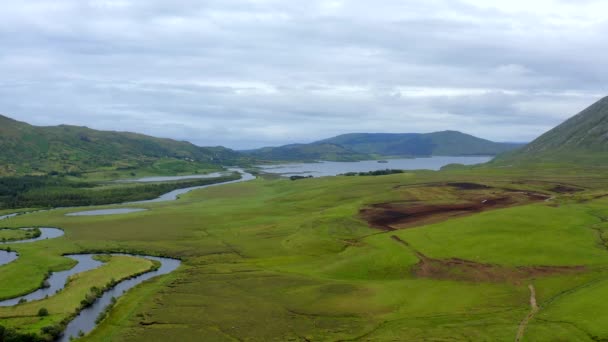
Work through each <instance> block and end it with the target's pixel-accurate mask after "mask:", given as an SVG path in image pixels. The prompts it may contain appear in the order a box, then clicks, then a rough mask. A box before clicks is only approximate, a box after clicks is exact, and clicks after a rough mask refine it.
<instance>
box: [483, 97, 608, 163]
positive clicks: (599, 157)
mask: <svg viewBox="0 0 608 342" xmlns="http://www.w3.org/2000/svg"><path fill="white" fill-rule="evenodd" d="M606 162H608V97H604V98H603V99H601V100H599V101H597V102H596V103H594V104H592V105H591V106H589V107H588V108H587V109H585V110H583V111H582V112H580V113H578V114H577V115H575V116H573V117H571V118H570V119H568V120H566V121H565V122H563V123H562V124H560V125H559V126H557V127H555V128H553V129H551V130H550V131H548V132H546V133H545V134H543V135H541V136H540V137H538V138H537V139H536V140H534V141H532V142H531V143H529V144H528V145H526V146H524V147H523V148H521V149H519V150H516V151H513V152H510V153H507V154H505V155H502V156H500V157H499V158H497V159H496V160H495V162H494V163H493V164H539V163H553V164H563V163H565V164H573V163H579V164H581V163H582V164H595V165H598V164H605V163H606Z"/></svg>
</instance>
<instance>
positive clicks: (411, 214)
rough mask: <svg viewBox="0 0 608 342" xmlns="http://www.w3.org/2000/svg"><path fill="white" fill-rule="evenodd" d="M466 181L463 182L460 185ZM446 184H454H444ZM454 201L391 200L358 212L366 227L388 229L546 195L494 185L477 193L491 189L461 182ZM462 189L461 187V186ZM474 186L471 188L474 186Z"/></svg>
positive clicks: (433, 220) (536, 198)
mask: <svg viewBox="0 0 608 342" xmlns="http://www.w3.org/2000/svg"><path fill="white" fill-rule="evenodd" d="M464 184H466V185H464ZM448 187H450V188H452V189H453V187H455V186H454V185H448ZM456 188H457V189H462V190H457V194H458V200H457V203H445V204H436V203H424V202H395V203H379V204H374V205H371V206H369V207H366V208H363V209H361V210H360V211H359V215H360V217H361V218H363V219H364V220H365V221H367V222H368V223H369V225H370V226H372V227H374V228H377V229H381V230H386V231H391V230H396V229H405V228H411V227H416V226H421V225H426V224H430V223H437V222H441V221H444V220H446V219H448V218H452V217H457V216H464V215H469V214H473V213H478V212H481V211H485V210H490V209H498V208H506V207H510V206H515V205H521V204H528V203H532V202H539V201H544V200H546V199H547V198H549V196H548V195H545V194H541V193H535V192H525V191H517V190H505V189H496V188H494V189H493V190H494V191H493V192H492V193H491V194H490V193H477V192H475V191H474V190H477V189H484V190H485V189H492V188H489V187H485V186H483V188H482V186H481V185H479V186H478V185H477V184H475V186H472V183H461V184H459V185H458V186H457V187H456ZM463 188H464V189H463ZM474 188H475V189H474ZM486 192H487V191H486Z"/></svg>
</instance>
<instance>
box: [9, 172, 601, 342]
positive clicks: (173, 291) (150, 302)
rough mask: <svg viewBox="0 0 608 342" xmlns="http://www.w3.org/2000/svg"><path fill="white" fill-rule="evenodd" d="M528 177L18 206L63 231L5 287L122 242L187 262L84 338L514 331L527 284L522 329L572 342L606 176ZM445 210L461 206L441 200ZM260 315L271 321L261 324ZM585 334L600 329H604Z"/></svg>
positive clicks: (27, 218)
mask: <svg viewBox="0 0 608 342" xmlns="http://www.w3.org/2000/svg"><path fill="white" fill-rule="evenodd" d="M534 178H535V179H534V180H530V174H529V173H528V172H526V171H519V172H516V171H513V170H511V171H510V172H508V173H507V172H504V171H502V172H496V171H493V170H476V169H475V170H472V171H471V170H454V171H449V172H447V171H446V172H430V171H420V172H406V173H399V174H392V175H386V176H377V177H329V178H316V179H311V180H308V181H302V182H291V181H289V180H261V179H260V180H256V181H252V182H246V183H240V184H233V185H225V186H221V187H215V188H207V189H205V190H201V191H196V192H193V193H189V194H186V195H184V196H183V197H182V199H180V200H179V201H176V202H173V203H159V204H151V205H149V208H150V210H149V211H147V212H145V213H142V214H138V215H136V216H130V215H124V216H123V215H118V216H108V217H71V218H66V217H65V216H64V214H65V212H66V211H65V210H55V211H51V212H41V213H36V214H29V215H23V216H19V217H17V218H14V219H11V221H10V222H8V221H7V223H10V225H11V226H15V227H17V226H28V225H40V224H45V225H50V226H58V227H62V228H64V229H65V230H66V238H64V239H54V240H49V241H44V242H40V243H39V245H38V246H31V245H30V246H28V245H22V246H15V248H17V249H18V251H19V253H20V254H21V258H20V259H18V260H17V261H15V262H14V263H12V264H15V265H12V264H9V265H6V266H3V272H0V284H4V282H3V281H4V280H5V279H6V280H7V281H8V280H9V279H10V277H24V276H26V275H27V276H28V278H29V279H38V280H36V281H33V282H32V284H40V280H41V279H42V278H43V277H44V273H45V272H46V270H47V269H49V268H54V269H58V268H60V267H68V266H67V265H65V264H62V263H61V262H63V261H62V259H63V258H61V257H59V255H61V254H63V253H73V252H82V251H90V250H114V251H118V250H130V251H137V252H140V253H147V254H161V255H165V256H172V257H178V258H182V260H183V266H182V267H181V268H180V269H178V270H177V271H175V272H174V273H172V274H170V275H167V276H163V277H161V278H156V279H154V280H152V281H150V282H147V283H145V284H144V285H143V286H138V287H136V288H134V289H132V290H131V291H129V293H128V294H127V295H126V296H124V297H121V299H120V300H118V301H117V302H116V304H115V305H114V307H113V308H112V309H109V310H110V311H109V314H108V312H106V313H105V314H104V315H103V317H101V318H100V322H101V323H100V326H99V328H98V329H96V330H95V331H94V332H93V333H92V334H90V335H88V336H87V340H90V341H107V340H112V341H147V340H162V339H165V340H167V339H179V340H183V341H194V340H196V338H197V336H205V337H206V338H207V339H209V340H227V339H243V340H245V339H251V340H268V339H277V338H278V339H281V340H289V339H295V340H297V339H308V340H339V339H346V340H348V339H358V338H360V339H370V340H392V339H396V338H397V339H406V340H408V339H409V340H417V339H420V338H421V336H425V337H428V338H434V339H446V338H456V339H467V338H468V339H475V340H478V339H480V340H496V341H512V340H513V339H514V338H515V336H516V334H517V331H518V328H519V325H520V322H521V321H522V319H523V318H524V317H526V315H527V314H528V313H529V311H530V308H529V296H530V292H529V290H528V285H529V284H534V286H535V288H536V291H537V300H538V305H539V311H538V313H536V315H535V317H536V318H532V319H531V320H530V322H529V323H528V324H527V326H526V329H525V334H524V336H525V338H529V339H530V340H535V341H542V340H548V339H549V338H550V336H553V335H552V333H553V332H554V331H556V329H558V330H559V331H560V333H561V332H563V333H564V336H565V337H566V338H571V339H576V338H578V337H579V336H580V332H579V331H578V330H572V329H570V328H569V327H570V326H571V325H570V323H573V324H577V325H578V324H582V321H581V320H582V319H583V318H579V317H578V316H576V315H569V314H567V313H564V311H563V310H558V309H559V308H560V306H559V305H557V306H556V304H555V303H557V302H560V303H564V305H566V303H567V305H568V307H571V308H572V309H575V308H576V309H578V310H582V308H579V307H577V305H579V303H584V301H585V300H588V299H589V298H590V297H591V296H596V297H597V296H598V291H601V286H599V284H601V279H608V274H607V273H606V272H605V269H604V267H605V266H607V265H608V252H606V250H605V247H604V245H603V243H602V242H601V241H602V240H600V238H599V233H598V232H602V234H603V229H604V228H605V227H604V225H603V223H602V220H601V219H599V218H598V216H602V215H606V216H608V212H606V210H605V209H604V208H605V206H606V205H607V204H608V202H607V201H608V199H606V198H603V197H601V196H603V195H605V194H608V181H605V180H604V178H603V176H602V173H601V172H598V173H597V174H594V173H593V172H588V173H587V174H585V175H582V174H574V175H570V174H568V173H563V174H562V175H560V177H556V176H555V173H554V172H547V173H546V174H542V173H538V174H536V175H535V177H534ZM568 189H569V190H568ZM484 201H485V202H484ZM446 205H461V207H459V209H457V210H450V211H447V212H446V211H445V210H441V208H444V209H445V206H446ZM369 208H376V209H375V210H377V211H382V210H385V212H386V210H388V212H391V211H394V212H396V213H398V215H399V217H398V218H397V220H396V221H389V222H387V223H385V224H386V225H387V226H389V227H390V228H391V229H379V227H376V224H375V223H373V222H371V221H369V220H368V216H366V215H363V214H362V210H366V209H369ZM411 208H414V209H411ZM416 208H439V209H437V210H435V209H434V210H430V211H429V210H426V211H425V210H418V209H416ZM410 209H411V210H414V211H413V212H410V211H409V210H410ZM413 213H427V214H428V215H427V214H425V215H427V216H425V215H422V214H421V215H418V214H416V215H412V214H413ZM417 215H418V216H417ZM226 218H230V219H226ZM607 227H608V226H607ZM564 246H567V247H564ZM18 263H20V264H18ZM61 265H63V266H61ZM37 269H38V270H44V271H43V272H41V271H37ZM92 272H93V271H92ZM131 272H132V271H131ZM95 274H98V275H99V276H102V272H99V273H95ZM83 277H84V275H83ZM103 277H104V280H103V281H88V280H87V281H86V282H84V281H83V282H82V287H79V288H81V290H78V291H73V292H72V291H68V290H67V289H66V291H65V294H63V295H62V293H63V292H62V293H60V294H59V295H57V296H53V297H50V298H48V300H45V301H43V302H41V303H35V302H32V303H25V304H21V305H19V306H17V307H15V308H11V309H6V310H8V311H6V312H5V313H3V312H4V311H2V310H1V309H0V324H2V325H4V326H6V327H8V328H16V327H19V328H20V329H25V330H22V331H23V332H29V331H31V332H37V333H38V332H40V331H42V329H43V328H45V327H47V328H46V329H47V330H48V329H51V328H48V327H52V326H54V324H56V323H55V322H60V320H59V319H54V318H53V317H56V316H57V315H61V312H62V311H61V309H60V308H59V307H58V306H57V304H54V303H55V302H54V301H58V300H60V299H61V298H63V297H60V296H67V295H68V293H72V294H70V298H72V296H73V302H74V304H73V305H76V306H78V305H80V301H82V300H83V298H85V296H86V295H87V294H91V293H92V292H91V287H92V286H97V287H98V288H100V287H101V286H103V285H104V284H107V283H108V282H109V281H110V280H111V278H118V277H117V276H116V274H107V272H104V273H103ZM31 281H32V280H30V281H23V280H20V281H15V282H7V287H4V286H2V287H0V296H1V295H4V296H6V295H8V294H9V293H10V294H11V295H14V294H15V293H16V292H22V291H25V290H27V289H31V286H28V284H30V282H31ZM595 283H597V284H598V287H597V288H595V287H589V286H590V285H589V284H595ZM9 284H10V285H9ZM74 284H77V283H76V280H74ZM78 284H80V282H78ZM71 285H72V284H70V286H71ZM74 286H75V285H74ZM579 288H580V289H581V291H578V290H576V289H579ZM583 288H585V289H589V290H585V291H582V289H583ZM594 289H595V290H594ZM76 292H78V293H76ZM579 297H580V299H577V298H579ZM53 298H55V299H53ZM62 301H63V299H62ZM227 303H230V305H227ZM580 305H582V304H580ZM598 305H599V304H598ZM40 307H45V308H47V309H48V311H49V316H46V317H45V318H44V320H43V322H39V321H38V320H28V319H25V318H20V319H15V318H10V317H14V316H15V313H14V310H25V308H31V312H29V315H32V316H35V317H36V319H39V317H38V316H37V312H38V310H39V309H40ZM19 308H20V309H19ZM497 308H499V309H497ZM545 308H546V310H545ZM28 310H30V309H28ZM420 317H422V318H420ZM545 317H546V319H547V320H551V322H547V321H544V320H541V319H544V318H545ZM537 318H538V319H537ZM560 319H566V321H567V322H568V323H558V322H559V321H560ZM599 319H601V318H600V317H598V320H599ZM268 320H272V321H273V324H259V323H260V322H261V321H268ZM600 326H602V325H597V327H600ZM51 330H52V329H51ZM589 331H590V332H593V334H595V335H596V336H599V337H607V338H608V330H606V331H604V330H603V329H602V328H596V326H594V328H593V329H591V328H589ZM362 336H365V337H364V338H362Z"/></svg>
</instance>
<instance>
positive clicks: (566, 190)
mask: <svg viewBox="0 0 608 342" xmlns="http://www.w3.org/2000/svg"><path fill="white" fill-rule="evenodd" d="M549 191H552V192H556V193H558V194H572V193H575V192H580V191H583V189H581V188H575V187H571V186H567V185H563V184H558V185H556V186H554V187H552V188H551V189H549Z"/></svg>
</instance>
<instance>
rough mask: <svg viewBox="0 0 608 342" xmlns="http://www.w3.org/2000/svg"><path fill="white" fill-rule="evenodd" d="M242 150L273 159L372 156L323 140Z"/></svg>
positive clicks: (258, 156) (252, 154) (337, 158)
mask: <svg viewBox="0 0 608 342" xmlns="http://www.w3.org/2000/svg"><path fill="white" fill-rule="evenodd" d="M242 152H243V153H245V154H247V155H250V156H252V157H253V158H256V159H261V160H272V161H316V160H332V161H357V160H366V159H370V158H371V156H369V155H367V154H364V153H357V152H355V151H352V150H349V149H347V148H344V147H342V146H340V145H337V144H332V143H322V142H321V143H312V144H291V145H285V146H279V147H264V148H260V149H257V150H250V151H242Z"/></svg>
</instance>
